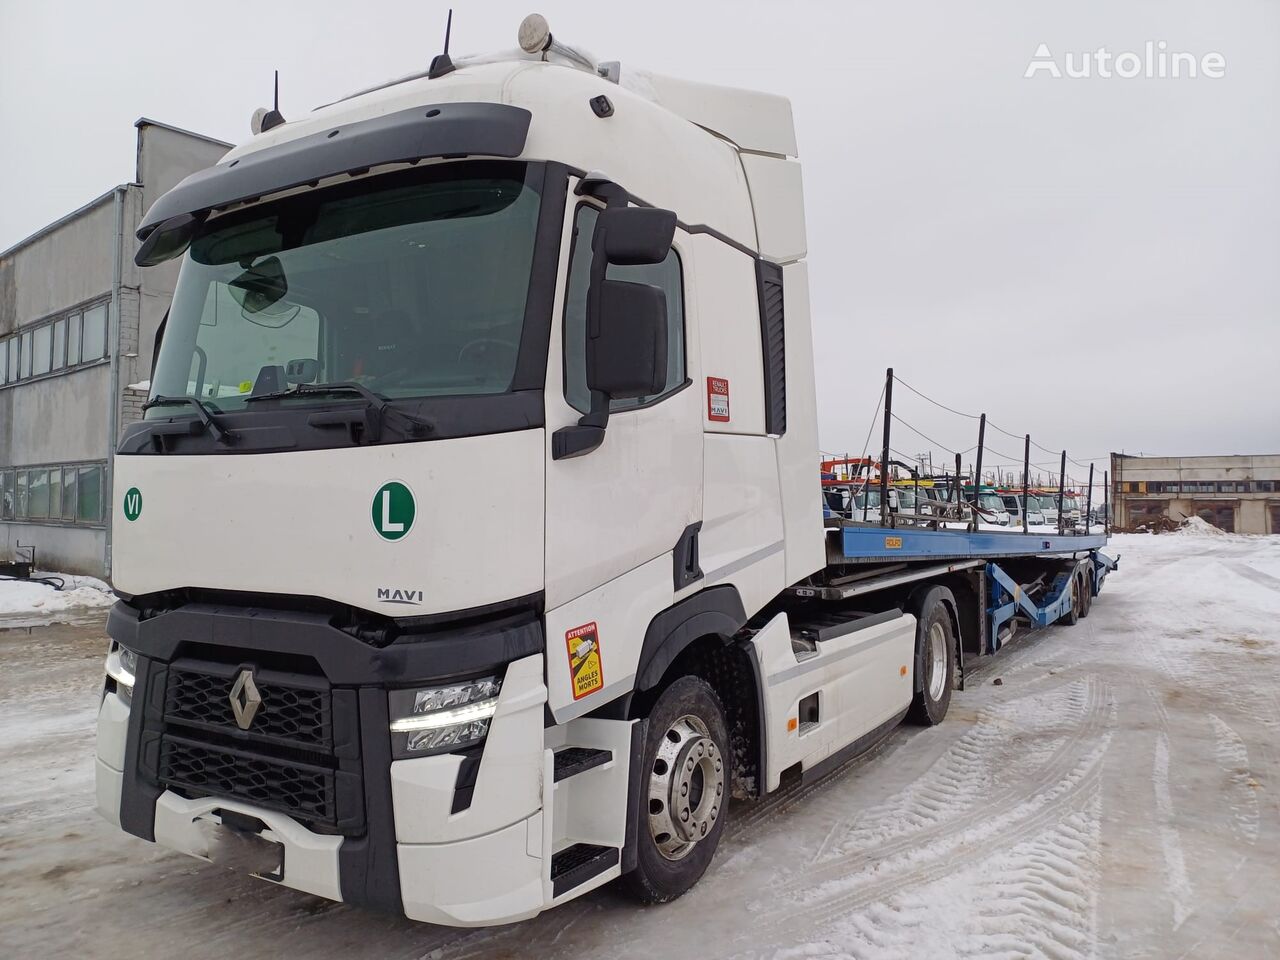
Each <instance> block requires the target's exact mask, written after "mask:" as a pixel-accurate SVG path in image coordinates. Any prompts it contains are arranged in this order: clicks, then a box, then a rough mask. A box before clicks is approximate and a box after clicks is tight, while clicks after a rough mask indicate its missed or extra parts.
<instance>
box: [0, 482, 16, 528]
mask: <svg viewBox="0 0 1280 960" xmlns="http://www.w3.org/2000/svg"><path fill="white" fill-rule="evenodd" d="M13 508H14V502H13V471H12V470H0V520H12V519H13Z"/></svg>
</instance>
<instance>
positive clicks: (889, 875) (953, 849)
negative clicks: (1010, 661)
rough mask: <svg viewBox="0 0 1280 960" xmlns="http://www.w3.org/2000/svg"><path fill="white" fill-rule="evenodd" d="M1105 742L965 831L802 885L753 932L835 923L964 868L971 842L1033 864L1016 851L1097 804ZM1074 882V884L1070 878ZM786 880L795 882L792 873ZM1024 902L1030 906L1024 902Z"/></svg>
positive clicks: (777, 936)
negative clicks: (1043, 787) (1042, 790)
mask: <svg viewBox="0 0 1280 960" xmlns="http://www.w3.org/2000/svg"><path fill="white" fill-rule="evenodd" d="M1109 742H1110V734H1107V735H1106V736H1104V737H1103V739H1102V741H1101V742H1100V743H1098V744H1097V745H1096V746H1095V749H1094V750H1092V751H1090V752H1089V753H1087V754H1086V755H1085V756H1083V757H1080V758H1079V761H1078V763H1077V764H1076V766H1075V769H1073V770H1072V771H1071V772H1070V773H1068V774H1067V775H1065V776H1064V777H1063V778H1062V779H1061V780H1060V781H1059V782H1058V784H1057V787H1056V789H1054V790H1053V791H1051V792H1050V793H1049V795H1047V796H1041V797H1032V798H1028V799H1026V801H1025V802H1024V803H1023V804H1022V805H1021V807H1020V808H1019V809H1017V810H1014V811H1011V812H1008V813H1005V814H1004V815H1001V816H993V817H991V818H988V819H985V820H983V821H982V822H981V823H979V824H976V825H974V826H972V827H970V828H969V829H967V830H965V831H961V832H955V833H951V834H949V835H947V836H944V837H941V838H939V839H937V840H934V841H933V842H931V843H928V844H926V845H924V846H922V847H919V848H916V849H912V850H908V851H904V853H903V854H902V855H901V856H900V857H899V858H898V861H897V862H896V863H895V862H892V861H884V862H880V863H876V864H873V865H870V866H868V867H866V868H864V869H863V870H862V871H861V873H860V874H854V875H850V876H845V877H842V878H838V879H836V880H834V881H832V882H830V883H826V884H821V885H818V886H816V887H815V888H813V889H810V890H808V891H802V892H801V893H800V894H799V895H800V896H802V897H803V898H804V900H803V901H801V902H797V901H796V900H789V901H788V902H787V903H786V904H784V905H781V906H780V907H779V908H777V909H775V910H772V911H770V912H769V913H768V914H766V915H765V916H764V917H762V922H761V927H760V929H758V930H756V931H754V932H753V933H752V934H751V935H752V937H753V938H755V937H761V936H763V937H768V938H770V939H772V940H775V941H776V942H777V943H778V944H779V945H781V944H782V943H786V942H789V941H790V942H794V934H795V931H796V930H804V929H807V928H811V927H812V928H826V927H828V926H831V925H833V924H837V923H839V921H840V920H841V918H842V917H844V916H845V915H847V914H849V913H850V912H851V911H862V910H865V909H867V908H869V907H871V906H872V905H873V904H878V903H883V902H884V901H886V900H888V899H889V898H891V897H894V896H895V895H897V894H900V893H902V892H903V891H906V890H909V889H911V888H913V887H919V886H922V885H924V884H928V883H932V882H936V881H939V880H941V879H943V878H945V877H948V876H951V875H954V874H958V873H962V872H963V871H965V870H966V869H967V868H971V867H972V865H973V861H974V850H975V848H977V849H979V850H981V851H983V852H987V851H992V850H994V851H1002V852H1004V856H1006V857H1011V858H1013V859H1011V860H1010V861H1009V862H1010V863H1017V862H1022V863H1023V864H1024V867H1025V869H1031V868H1032V867H1034V866H1036V864H1037V861H1036V860H1035V859H1034V858H1031V859H1029V860H1026V859H1024V860H1022V861H1019V860H1018V859H1017V857H1015V855H1014V851H1016V850H1017V849H1018V848H1019V846H1020V845H1021V844H1023V843H1025V842H1027V841H1029V840H1032V839H1034V838H1035V837H1037V836H1039V835H1041V834H1042V833H1044V832H1045V831H1046V830H1051V829H1053V828H1054V827H1055V825H1056V824H1059V823H1062V822H1063V821H1065V820H1066V819H1068V817H1070V816H1071V815H1072V814H1076V813H1079V812H1080V811H1083V810H1087V809H1089V808H1091V807H1093V806H1096V804H1097V802H1098V796H1099V791H1100V788H1101V772H1102V758H1103V755H1104V754H1105V753H1106V749H1107V747H1108V745H1109ZM1064 859H1065V858H1064ZM1026 864H1030V866H1026ZM1041 866H1043V865H1042V864H1041ZM1010 869H1015V868H1014V867H1010ZM798 879H799V878H797V880H798ZM1073 885H1075V886H1078V884H1074V882H1073ZM791 886H792V887H793V888H794V887H795V886H796V881H793V882H792V884H791ZM1034 902H1035V898H1034V897H1033V898H1032V903H1033V904H1034ZM1024 906H1028V907H1029V908H1030V909H1035V907H1034V906H1032V905H1028V904H1026V903H1024ZM1041 908H1043V909H1047V907H1043V906H1042V907H1041ZM1048 955H1049V956H1053V954H1048Z"/></svg>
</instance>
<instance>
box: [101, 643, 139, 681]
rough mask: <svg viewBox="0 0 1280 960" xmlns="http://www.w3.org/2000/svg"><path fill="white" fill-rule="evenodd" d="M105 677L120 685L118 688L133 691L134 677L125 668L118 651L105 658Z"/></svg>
mask: <svg viewBox="0 0 1280 960" xmlns="http://www.w3.org/2000/svg"><path fill="white" fill-rule="evenodd" d="M107 676H109V677H110V678H111V679H112V680H114V681H115V682H116V683H118V684H120V686H122V687H128V688H129V689H133V684H134V676H133V674H132V673H131V672H130V671H129V670H128V669H126V668H125V665H124V662H123V660H122V658H121V656H120V652H119V651H118V650H116V651H113V652H112V654H111V655H110V656H109V657H107Z"/></svg>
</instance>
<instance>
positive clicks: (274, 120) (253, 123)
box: [249, 70, 284, 134]
mask: <svg viewBox="0 0 1280 960" xmlns="http://www.w3.org/2000/svg"><path fill="white" fill-rule="evenodd" d="M275 73H276V76H275V91H274V93H273V95H272V105H271V109H270V110H268V109H266V108H265V107H259V108H258V109H257V110H255V111H253V118H252V119H251V120H250V121H249V129H250V130H252V131H253V132H254V133H255V134H259V133H262V132H264V131H266V130H270V129H271V128H272V127H278V126H280V124H282V123H284V115H283V114H282V113H281V112H280V71H279V70H277V71H276V72H275Z"/></svg>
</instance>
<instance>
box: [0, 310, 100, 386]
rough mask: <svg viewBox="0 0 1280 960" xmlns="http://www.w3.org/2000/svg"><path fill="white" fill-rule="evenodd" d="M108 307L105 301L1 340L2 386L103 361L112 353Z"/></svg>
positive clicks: (0, 371) (0, 382)
mask: <svg viewBox="0 0 1280 960" xmlns="http://www.w3.org/2000/svg"><path fill="white" fill-rule="evenodd" d="M108 307H109V305H108V304H107V303H106V302H105V301H104V302H102V303H99V304H96V305H95V306H92V307H89V308H88V309H86V310H84V311H83V312H81V311H75V312H73V313H69V314H67V315H66V316H62V317H56V318H54V319H52V320H46V321H44V322H42V323H38V324H35V325H33V326H31V327H29V328H28V329H26V330H23V331H20V332H18V333H15V334H14V335H13V336H12V337H9V338H8V339H7V340H0V386H3V385H5V384H10V383H17V382H18V381H20V380H25V379H27V378H28V377H42V376H45V375H47V374H49V373H56V372H57V371H59V370H66V369H69V368H73V367H75V366H77V365H79V364H82V363H95V362H97V361H99V360H102V359H103V358H104V357H106V356H107V355H108V352H109V351H108V350H107V334H108V332H109V326H108V316H109V313H110V311H109V309H108Z"/></svg>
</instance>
